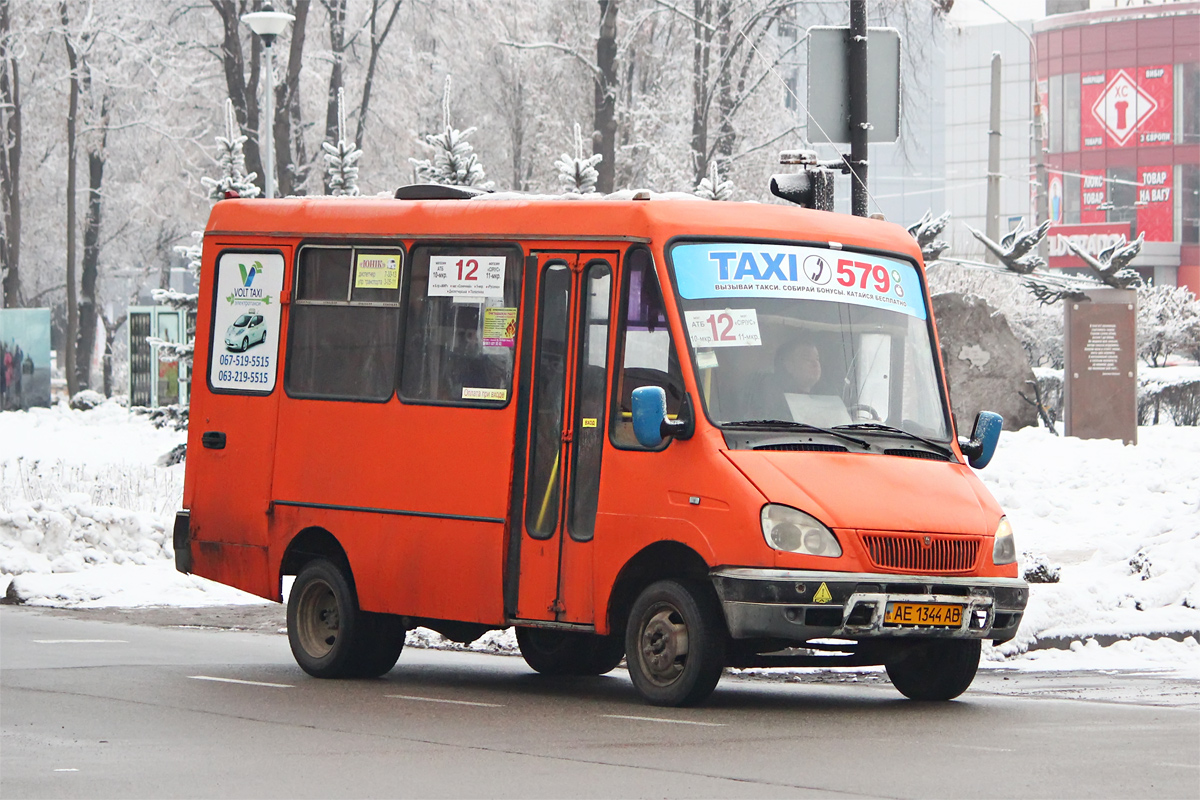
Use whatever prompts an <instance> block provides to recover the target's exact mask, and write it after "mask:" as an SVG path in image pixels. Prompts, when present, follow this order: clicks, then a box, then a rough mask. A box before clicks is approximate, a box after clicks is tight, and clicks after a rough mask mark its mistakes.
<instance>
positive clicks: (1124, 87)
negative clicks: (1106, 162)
mask: <svg viewBox="0 0 1200 800" xmlns="http://www.w3.org/2000/svg"><path fill="white" fill-rule="evenodd" d="M1156 108H1158V103H1156V102H1154V98H1153V97H1151V96H1150V95H1149V94H1147V93H1146V92H1145V91H1144V90H1142V89H1141V88H1139V87H1138V85H1137V84H1135V83H1134V82H1133V79H1132V78H1130V77H1129V75H1128V73H1126V72H1125V70H1118V71H1117V74H1116V75H1114V76H1113V77H1112V80H1110V81H1109V82H1108V85H1107V86H1105V87H1104V93H1103V94H1101V95H1100V98H1099V99H1098V100H1097V101H1096V102H1095V104H1094V105H1093V106H1092V116H1093V117H1095V118H1096V119H1097V120H1098V121H1099V122H1100V124H1101V125H1103V126H1104V130H1105V131H1106V132H1107V133H1108V135H1109V136H1111V137H1112V138H1113V140H1114V141H1116V143H1117V147H1124V146H1125V143H1126V142H1127V141H1129V138H1130V137H1131V136H1133V133H1134V131H1136V130H1137V127H1138V125H1140V124H1141V123H1142V122H1143V121H1144V120H1145V119H1146V118H1147V117H1149V116H1150V115H1151V114H1153V113H1154V109H1156Z"/></svg>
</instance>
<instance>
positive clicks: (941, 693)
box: [885, 639, 982, 700]
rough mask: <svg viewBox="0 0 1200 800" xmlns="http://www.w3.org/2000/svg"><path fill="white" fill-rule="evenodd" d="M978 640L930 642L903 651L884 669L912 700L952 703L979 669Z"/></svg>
mask: <svg viewBox="0 0 1200 800" xmlns="http://www.w3.org/2000/svg"><path fill="white" fill-rule="evenodd" d="M981 648H982V645H981V642H980V640H979V639H931V640H929V641H925V642H914V643H913V644H911V645H909V646H906V647H902V648H901V649H899V650H898V651H897V654H896V656H895V657H893V658H890V659H888V661H887V662H886V664H885V666H886V668H887V674H888V677H889V678H890V679H891V681H892V685H893V686H895V687H896V689H898V690H899V692H900V694H902V695H904V696H905V697H907V698H908V699H910V700H953V699H954V698H955V697H958V696H959V695H960V694H962V693H963V692H965V691H966V690H967V687H969V686H970V685H971V681H973V680H975V671H976V670H977V669H978V668H979V653H980V650H981Z"/></svg>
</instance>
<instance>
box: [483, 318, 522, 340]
mask: <svg viewBox="0 0 1200 800" xmlns="http://www.w3.org/2000/svg"><path fill="white" fill-rule="evenodd" d="M516 343H517V310H516V309H515V308H485V309H484V310H483V345H484V347H515V346H516Z"/></svg>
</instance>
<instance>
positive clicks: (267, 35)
mask: <svg viewBox="0 0 1200 800" xmlns="http://www.w3.org/2000/svg"><path fill="white" fill-rule="evenodd" d="M295 19H296V18H295V17H294V16H292V15H291V14H285V13H284V12H282V11H276V10H275V9H274V7H272V6H271V4H270V3H267V4H266V5H265V6H263V10H262V11H255V12H253V13H250V14H243V15H242V22H244V23H246V24H247V25H249V26H250V30H252V31H254V33H255V34H256V35H258V36H261V37H262V39H263V44H264V45H265V46H266V47H270V46H271V45H272V44H273V43H274V42H275V37H276V36H278V35H279V34H281V33H283V31H284V29H285V28H287V25H288V23H289V22H292V21H293V20H295Z"/></svg>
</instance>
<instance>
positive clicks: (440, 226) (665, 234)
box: [207, 195, 920, 260]
mask: <svg viewBox="0 0 1200 800" xmlns="http://www.w3.org/2000/svg"><path fill="white" fill-rule="evenodd" d="M509 198H513V199H509ZM207 234H208V235H209V236H213V235H222V234H227V235H239V236H244V235H255V236H280V237H289V238H294V237H307V236H330V235H332V236H343V235H345V236H350V235H357V236H364V235H365V236H378V237H395V236H400V237H403V238H410V237H415V236H420V237H426V236H454V237H480V238H489V239H491V238H505V239H568V238H587V239H597V238H613V239H623V240H630V239H633V240H643V241H653V242H655V243H656V244H660V245H662V244H665V243H666V241H667V240H668V239H670V238H671V237H674V236H680V235H693V236H695V235H703V236H718V237H728V238H732V239H759V238H761V239H791V240H799V241H808V242H829V241H832V242H841V243H843V244H847V245H852V246H856V247H864V248H871V249H878V250H887V251H891V252H895V253H903V254H907V255H909V256H911V257H913V258H914V259H918V260H919V259H920V249H919V247H918V246H917V243H916V241H915V240H914V239H913V238H912V237H911V236H910V235H909V234H908V232H907V231H906V230H905V229H904V228H902V227H900V226H899V225H895V224H892V223H889V222H882V221H879V220H872V219H864V218H862V217H854V216H851V215H849V214H836V213H830V212H827V211H812V210H810V209H805V208H799V207H797V206H783V205H770V204H763V203H730V202H714V201H707V200H684V199H650V200H613V199H603V198H598V199H594V200H593V199H580V200H565V199H557V198H554V199H546V198H537V197H530V198H519V197H514V196H513V195H507V196H506V197H505V199H495V200H490V199H476V200H395V199H392V198H389V197H361V198H359V197H356V198H342V197H297V198H286V199H280V200H259V199H253V200H237V199H234V200H222V201H220V202H218V203H217V204H216V205H215V206H213V209H212V213H211V215H210V216H209V220H208V228H207Z"/></svg>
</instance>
